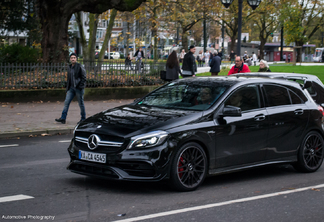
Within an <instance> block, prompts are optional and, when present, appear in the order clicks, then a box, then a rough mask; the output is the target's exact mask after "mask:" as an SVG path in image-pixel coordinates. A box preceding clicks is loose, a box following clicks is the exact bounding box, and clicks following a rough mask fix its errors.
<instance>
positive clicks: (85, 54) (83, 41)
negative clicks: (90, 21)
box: [75, 12, 89, 60]
mask: <svg viewBox="0 0 324 222" xmlns="http://www.w3.org/2000/svg"><path fill="white" fill-rule="evenodd" d="M81 16H82V14H81V12H77V13H75V18H76V21H77V23H78V27H79V33H80V43H81V46H82V54H83V60H88V59H89V58H88V50H87V49H88V46H87V40H86V38H85V36H84V29H83V24H82V23H83V22H84V21H83V20H82V18H81Z"/></svg>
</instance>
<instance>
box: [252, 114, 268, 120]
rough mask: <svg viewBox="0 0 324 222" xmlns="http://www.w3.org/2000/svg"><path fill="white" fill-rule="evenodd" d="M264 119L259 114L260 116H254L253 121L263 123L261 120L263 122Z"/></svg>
mask: <svg viewBox="0 0 324 222" xmlns="http://www.w3.org/2000/svg"><path fill="white" fill-rule="evenodd" d="M265 118H266V117H265V115H263V114H260V115H257V116H255V117H254V120H255V121H263V120H265Z"/></svg>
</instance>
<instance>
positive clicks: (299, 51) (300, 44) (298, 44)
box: [291, 41, 304, 62]
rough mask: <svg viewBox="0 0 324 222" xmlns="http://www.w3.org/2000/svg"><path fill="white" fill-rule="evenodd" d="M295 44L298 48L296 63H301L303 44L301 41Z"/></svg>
mask: <svg viewBox="0 0 324 222" xmlns="http://www.w3.org/2000/svg"><path fill="white" fill-rule="evenodd" d="M295 43H296V46H299V47H298V48H297V58H296V62H301V61H302V51H303V45H304V42H303V41H297V42H295ZM294 56H295V55H294ZM291 59H293V58H291Z"/></svg>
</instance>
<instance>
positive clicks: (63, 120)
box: [55, 118, 65, 124]
mask: <svg viewBox="0 0 324 222" xmlns="http://www.w3.org/2000/svg"><path fill="white" fill-rule="evenodd" d="M55 121H56V122H59V123H62V124H65V119H62V118H59V119H55Z"/></svg>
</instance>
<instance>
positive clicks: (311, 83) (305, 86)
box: [303, 80, 313, 89]
mask: <svg viewBox="0 0 324 222" xmlns="http://www.w3.org/2000/svg"><path fill="white" fill-rule="evenodd" d="M312 85H313V82H312V81H309V80H305V81H304V85H303V89H307V88H309V87H311V86H312Z"/></svg>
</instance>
